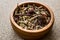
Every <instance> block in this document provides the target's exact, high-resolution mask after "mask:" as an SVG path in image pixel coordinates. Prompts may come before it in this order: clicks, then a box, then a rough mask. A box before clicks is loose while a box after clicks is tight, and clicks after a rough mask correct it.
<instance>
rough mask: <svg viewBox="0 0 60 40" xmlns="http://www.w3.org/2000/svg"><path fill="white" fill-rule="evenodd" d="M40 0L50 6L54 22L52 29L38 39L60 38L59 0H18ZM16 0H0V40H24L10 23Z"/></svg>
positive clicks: (20, 0)
mask: <svg viewBox="0 0 60 40" xmlns="http://www.w3.org/2000/svg"><path fill="white" fill-rule="evenodd" d="M18 1H19V3H22V2H26V1H35V2H42V3H45V4H47V5H48V6H50V8H51V9H52V10H53V12H54V15H55V23H54V25H53V29H52V31H51V32H50V33H49V34H48V35H47V36H45V37H44V38H43V39H40V40H60V0H18ZM16 3H17V0H0V40H24V39H22V38H20V37H19V36H18V35H17V34H16V33H15V32H14V31H13V29H12V27H11V25H10V20H9V19H10V18H9V17H10V14H11V13H12V10H13V8H14V7H15V6H16Z"/></svg>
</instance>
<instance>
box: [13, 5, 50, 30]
mask: <svg viewBox="0 0 60 40" xmlns="http://www.w3.org/2000/svg"><path fill="white" fill-rule="evenodd" d="M13 16H14V20H15V22H16V23H17V24H18V25H19V26H20V27H22V28H24V29H27V30H38V29H42V28H43V27H45V26H46V25H47V24H48V23H49V22H50V19H51V15H50V13H49V11H48V10H47V9H46V8H45V7H44V6H36V4H27V6H25V5H24V4H23V5H22V7H20V6H17V9H16V10H15V12H14V15H13Z"/></svg>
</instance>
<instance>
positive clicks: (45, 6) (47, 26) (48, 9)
mask: <svg viewBox="0 0 60 40" xmlns="http://www.w3.org/2000/svg"><path fill="white" fill-rule="evenodd" d="M23 4H24V5H25V6H27V5H28V4H30V5H32V4H36V6H38V7H39V6H41V5H42V6H43V8H45V9H47V11H48V12H49V13H50V15H51V20H50V22H49V23H48V24H47V25H46V26H45V27H44V28H42V29H39V30H26V29H22V28H21V27H20V26H19V25H18V24H17V23H16V22H15V21H14V19H13V15H14V12H15V11H16V10H17V7H16V8H15V10H14V12H13V14H12V19H13V22H14V25H15V26H16V27H17V28H19V29H20V30H23V31H26V32H40V31H44V30H46V29H48V28H49V27H50V26H51V24H52V22H53V21H52V20H53V14H52V11H51V10H50V8H49V7H48V6H47V5H44V4H41V3H36V2H27V3H22V4H20V5H19V7H22V6H23Z"/></svg>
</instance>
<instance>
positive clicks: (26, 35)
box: [10, 2, 54, 39]
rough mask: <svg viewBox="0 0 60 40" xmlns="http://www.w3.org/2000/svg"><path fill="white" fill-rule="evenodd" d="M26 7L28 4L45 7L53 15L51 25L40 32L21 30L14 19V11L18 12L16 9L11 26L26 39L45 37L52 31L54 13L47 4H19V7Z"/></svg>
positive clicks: (11, 18) (11, 19) (11, 17)
mask: <svg viewBox="0 0 60 40" xmlns="http://www.w3.org/2000/svg"><path fill="white" fill-rule="evenodd" d="M23 4H24V5H26V4H36V5H37V6H40V5H42V6H44V7H45V8H46V9H47V10H48V11H49V12H50V14H51V20H50V22H49V24H47V25H46V26H45V27H44V28H42V29H39V30H26V29H23V28H21V27H20V26H19V25H18V24H17V23H16V22H15V21H14V19H13V14H14V11H15V10H16V8H17V7H16V8H15V9H14V11H13V13H12V14H11V16H10V21H11V25H12V28H13V29H14V30H15V31H16V33H17V34H19V35H20V36H21V37H23V38H26V39H36V38H41V37H42V36H43V35H45V34H46V33H47V32H48V31H49V30H51V28H52V25H53V23H54V14H53V12H52V10H51V9H50V8H49V7H48V6H47V5H46V4H42V3H37V2H25V3H22V4H19V6H21V5H23Z"/></svg>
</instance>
